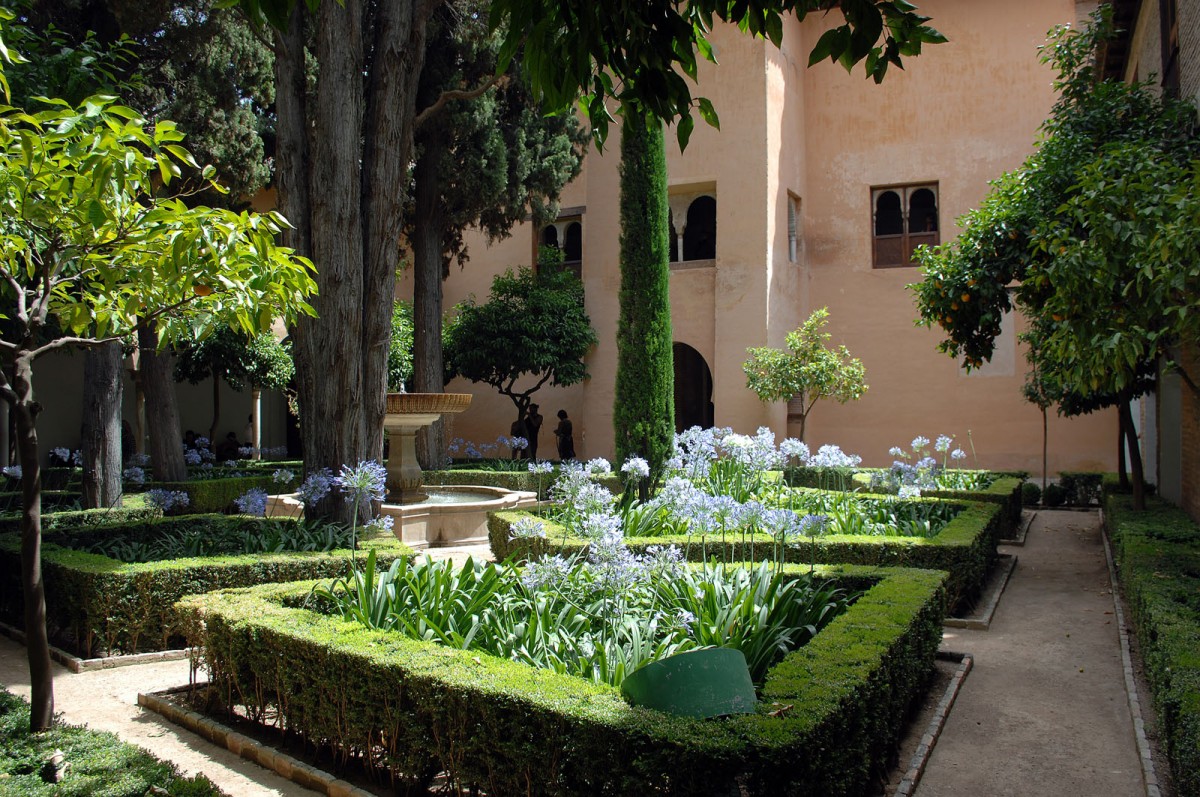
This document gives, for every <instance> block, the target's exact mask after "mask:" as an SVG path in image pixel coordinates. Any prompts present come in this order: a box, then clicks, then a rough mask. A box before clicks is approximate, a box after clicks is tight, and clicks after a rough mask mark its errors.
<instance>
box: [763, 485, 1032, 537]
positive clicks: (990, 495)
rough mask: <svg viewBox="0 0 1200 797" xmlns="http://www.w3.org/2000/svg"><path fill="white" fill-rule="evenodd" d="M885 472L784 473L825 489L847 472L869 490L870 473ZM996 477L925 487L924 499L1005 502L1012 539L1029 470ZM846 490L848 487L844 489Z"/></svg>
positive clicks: (1006, 530) (1005, 530) (1006, 532)
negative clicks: (976, 484)
mask: <svg viewBox="0 0 1200 797" xmlns="http://www.w3.org/2000/svg"><path fill="white" fill-rule="evenodd" d="M877 472H882V470H881V469H879V468H857V469H855V470H853V471H849V470H847V469H845V468H788V469H787V471H785V473H784V477H785V478H786V479H787V483H788V485H789V486H791V487H814V488H825V487H826V486H827V485H828V484H829V483H830V482H831V480H832V483H833V484H835V485H836V484H838V483H839V480H840V481H842V482H844V481H845V479H844V476H845V474H846V473H850V474H851V475H852V476H856V477H857V476H861V477H866V479H867V480H866V481H862V480H860V479H855V480H854V481H855V485H854V486H855V487H856V488H857V489H858V490H860V491H862V492H868V493H869V492H870V490H869V489H868V485H869V483H870V482H869V479H870V475H871V474H872V473H877ZM989 473H990V474H991V475H992V476H993V477H994V478H993V479H992V483H991V484H990V485H988V486H987V487H984V488H983V489H980V490H922V491H921V496H922V497H923V498H944V499H947V500H950V501H987V502H989V503H996V504H1001V505H1002V506H1004V508H1005V514H1004V516H1003V517H1002V518H1001V520H1002V521H1003V522H1004V524H1005V525H1004V527H1002V528H1001V529H1000V538H1001V539H1008V538H1009V537H1010V536H1011V535H1013V534H1015V533H1016V530H1017V528H1018V527H1019V526H1020V524H1021V485H1022V484H1023V483H1024V482H1025V480H1026V479H1028V478H1029V474H1028V473H1026V472H1025V471H989ZM843 489H844V488H843Z"/></svg>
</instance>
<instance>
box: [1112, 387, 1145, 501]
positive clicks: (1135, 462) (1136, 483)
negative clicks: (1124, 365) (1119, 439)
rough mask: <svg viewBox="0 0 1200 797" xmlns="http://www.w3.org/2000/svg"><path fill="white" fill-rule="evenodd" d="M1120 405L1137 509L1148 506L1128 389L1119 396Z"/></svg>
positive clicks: (1139, 448)
mask: <svg viewBox="0 0 1200 797" xmlns="http://www.w3.org/2000/svg"><path fill="white" fill-rule="evenodd" d="M1119 401H1120V406H1119V408H1118V412H1119V413H1120V414H1121V417H1122V421H1123V423H1122V424H1121V425H1122V426H1123V427H1124V428H1125V439H1126V440H1127V441H1128V442H1129V466H1130V471H1132V472H1131V473H1130V481H1131V482H1132V483H1133V508H1134V509H1137V510H1141V509H1145V508H1146V481H1145V474H1144V473H1143V470H1142V451H1141V446H1140V445H1139V443H1138V439H1137V429H1136V428H1135V427H1134V425H1133V408H1132V406H1131V404H1132V402H1133V398H1132V396H1130V395H1129V393H1128V392H1127V391H1125V392H1122V393H1121V394H1120V397H1119Z"/></svg>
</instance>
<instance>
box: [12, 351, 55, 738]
mask: <svg viewBox="0 0 1200 797" xmlns="http://www.w3.org/2000/svg"><path fill="white" fill-rule="evenodd" d="M32 365H33V364H32V362H31V361H29V360H28V359H24V358H18V359H17V362H16V364H15V366H14V368H13V383H12V389H13V392H14V393H16V399H17V400H16V402H15V403H14V404H12V405H11V406H12V410H13V414H14V415H15V416H16V422H17V450H18V452H19V455H20V459H21V472H22V473H21V501H22V507H21V595H22V596H23V598H24V600H25V649H26V651H27V653H28V657H29V683H30V687H31V690H30V700H29V729H30V730H31V731H33V732H35V733H36V732H38V731H44V730H46V729H48V728H49V727H50V725H51V723H52V722H53V721H54V678H53V677H52V675H51V671H50V640H49V638H48V636H47V633H46V589H45V585H44V584H43V583H42V473H41V464H40V457H39V455H38V436H37V414H38V412H39V411H40V409H41V407H40V406H38V404H37V403H36V402H35V401H34V400H33V381H32V380H33V367H32Z"/></svg>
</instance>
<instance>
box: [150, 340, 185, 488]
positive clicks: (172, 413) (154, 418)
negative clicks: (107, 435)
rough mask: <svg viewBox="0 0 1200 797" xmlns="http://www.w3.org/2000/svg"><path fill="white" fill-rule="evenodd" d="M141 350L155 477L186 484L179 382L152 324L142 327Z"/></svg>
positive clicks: (159, 479)
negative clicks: (176, 400)
mask: <svg viewBox="0 0 1200 797" xmlns="http://www.w3.org/2000/svg"><path fill="white" fill-rule="evenodd" d="M138 348H139V349H140V353H141V372H142V389H143V390H144V391H145V393H146V426H147V427H148V430H149V432H150V464H151V465H152V466H153V467H154V478H155V479H156V480H157V481H167V482H176V481H183V480H184V479H186V478H187V465H186V464H185V463H184V461H183V443H182V440H183V438H182V436H181V433H180V428H179V408H178V406H176V403H175V383H174V381H173V380H172V379H171V367H170V362H169V361H168V359H167V356H166V354H160V353H159V352H158V332H157V331H156V329H155V327H154V326H153V325H152V324H151V325H142V326H140V327H138Z"/></svg>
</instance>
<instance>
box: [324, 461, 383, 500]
mask: <svg viewBox="0 0 1200 797" xmlns="http://www.w3.org/2000/svg"><path fill="white" fill-rule="evenodd" d="M333 484H334V486H335V487H337V488H338V489H340V490H341V491H342V492H343V493H345V494H346V495H347V497H349V498H351V499H352V500H354V501H362V500H367V501H382V500H383V498H384V496H386V495H387V468H385V467H384V466H383V465H382V464H381V463H380V462H377V461H376V460H373V459H365V460H363V461H362V462H359V463H358V464H357V465H354V466H353V467H351V466H350V465H343V466H342V471H341V473H339V474H338V476H337V478H335V479H334V480H333Z"/></svg>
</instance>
